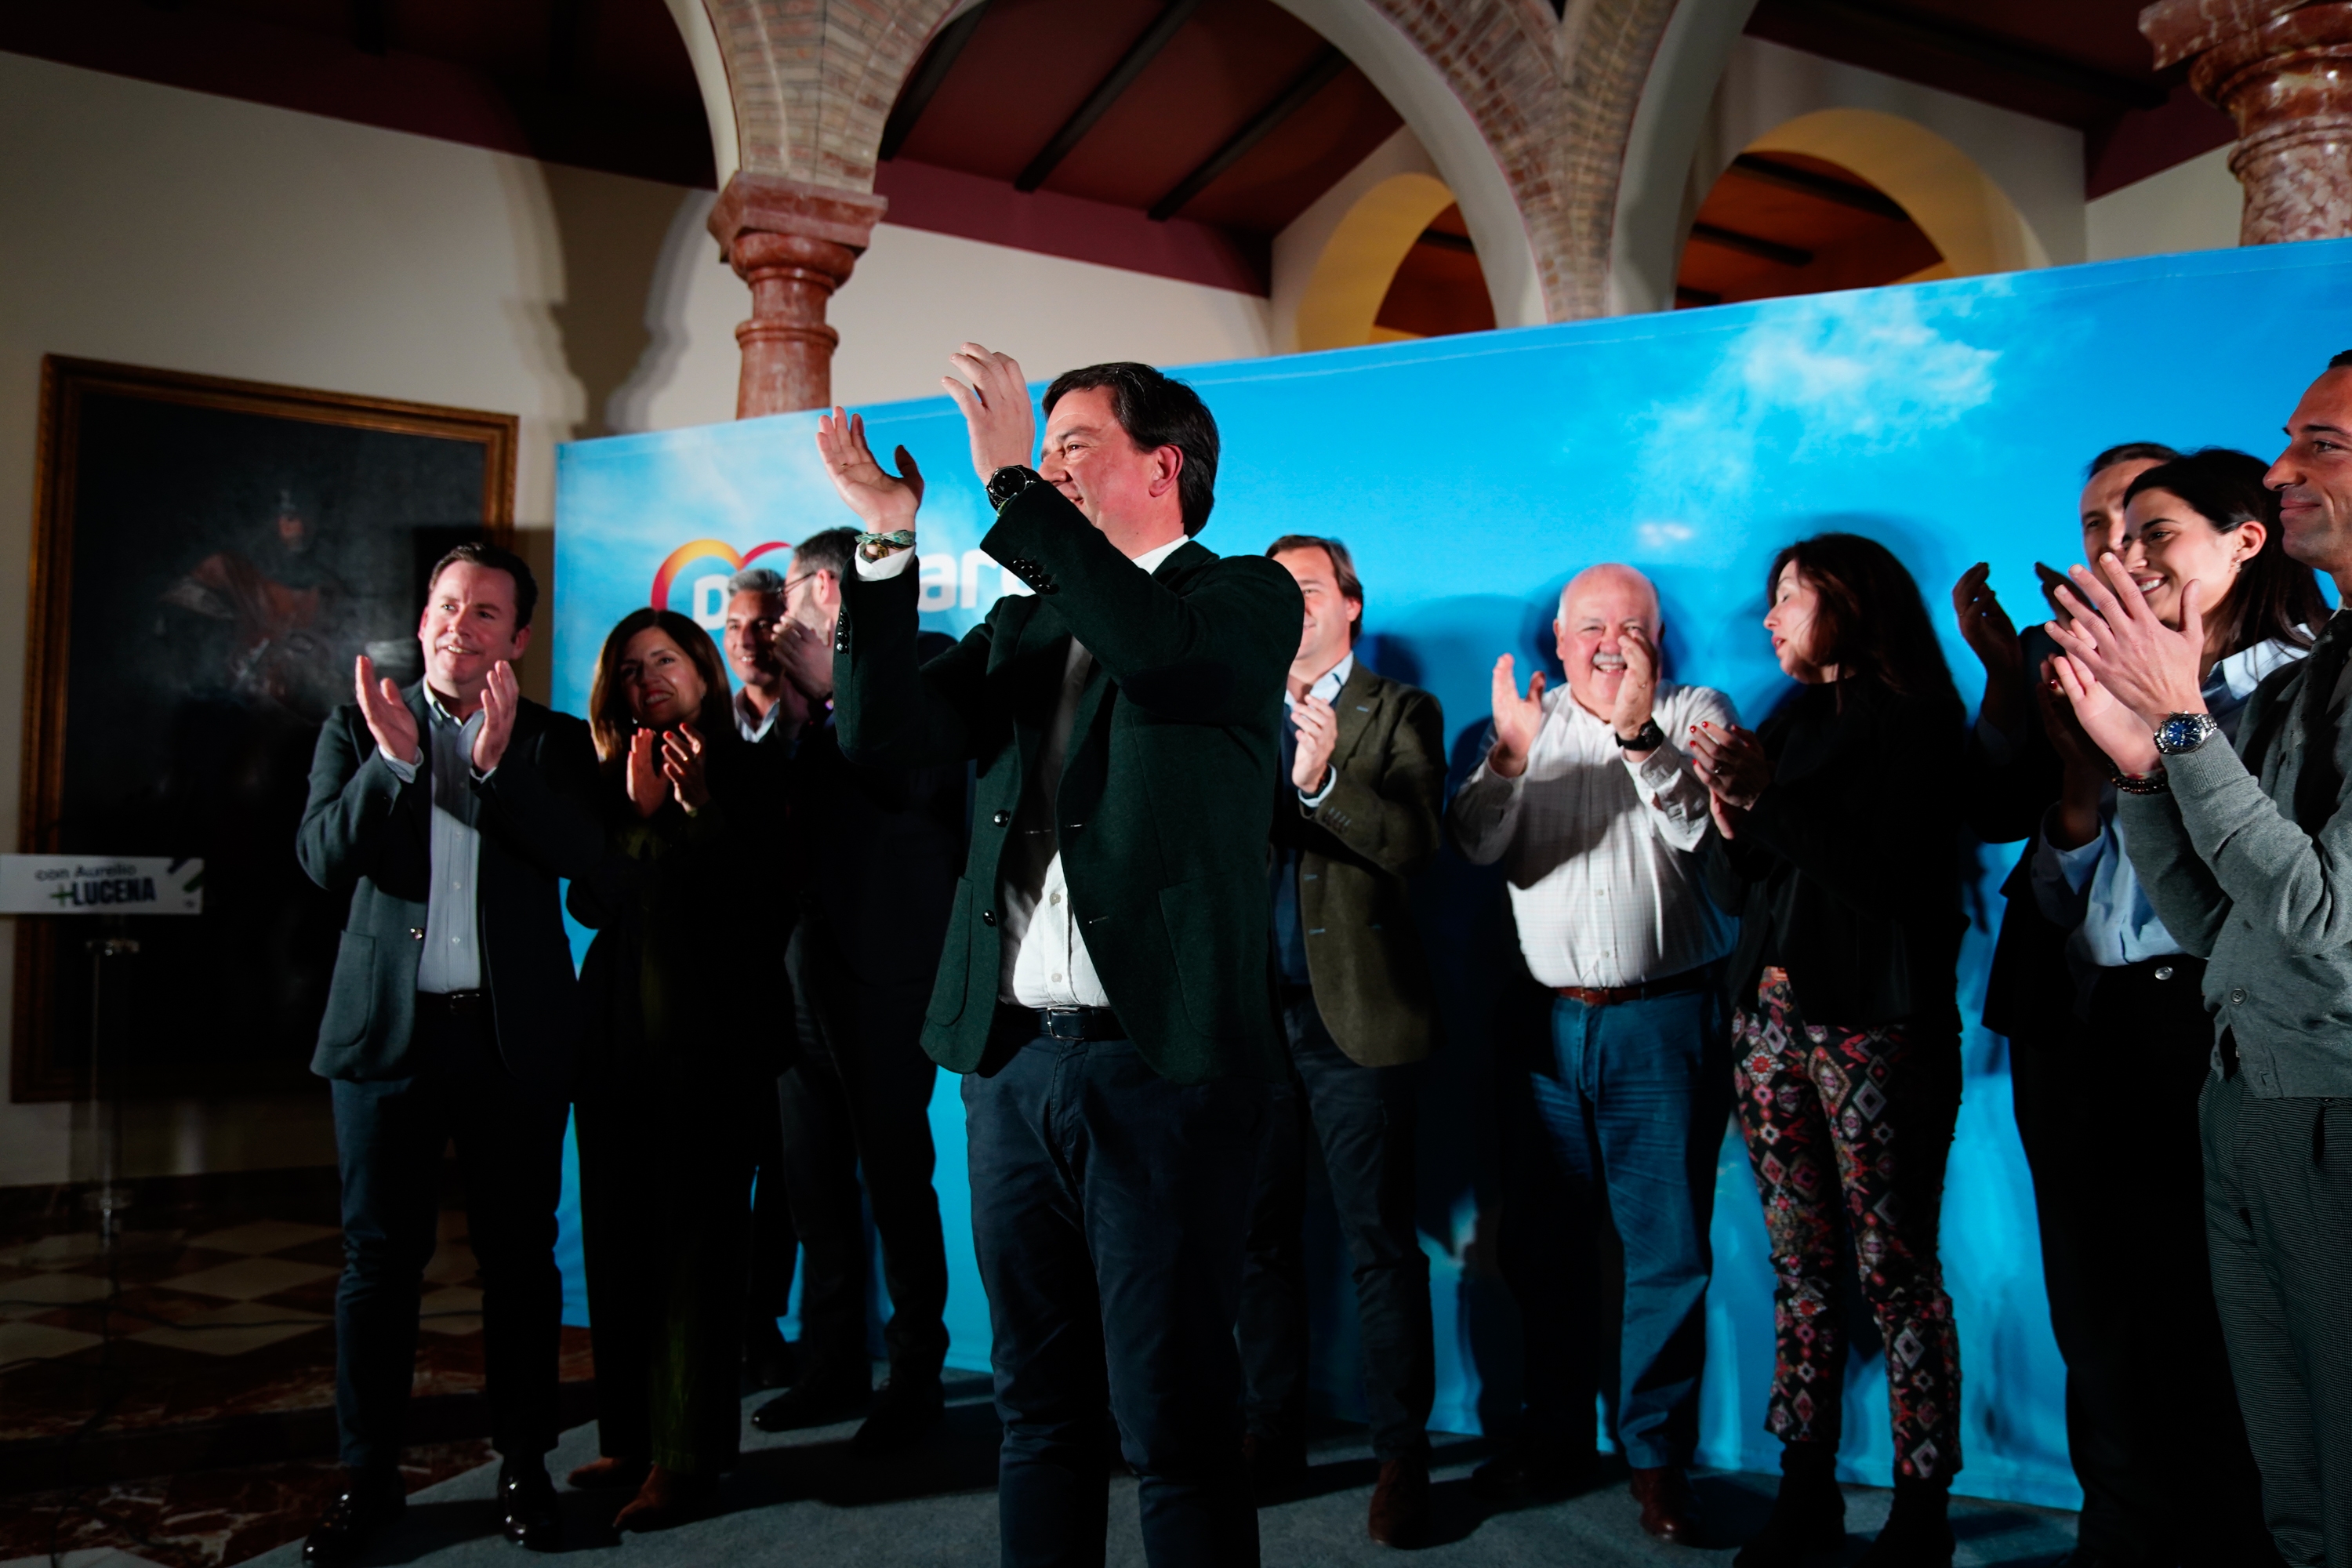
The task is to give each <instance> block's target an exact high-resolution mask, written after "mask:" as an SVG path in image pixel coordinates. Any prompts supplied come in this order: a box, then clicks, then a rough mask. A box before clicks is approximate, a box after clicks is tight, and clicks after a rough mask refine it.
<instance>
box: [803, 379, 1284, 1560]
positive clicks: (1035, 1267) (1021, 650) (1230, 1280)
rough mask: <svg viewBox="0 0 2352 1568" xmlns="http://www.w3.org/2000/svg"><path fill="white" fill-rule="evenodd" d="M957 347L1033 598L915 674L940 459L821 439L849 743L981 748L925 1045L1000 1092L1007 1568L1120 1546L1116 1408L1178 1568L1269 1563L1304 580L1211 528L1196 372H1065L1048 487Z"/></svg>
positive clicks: (885, 749) (995, 1107)
mask: <svg viewBox="0 0 2352 1568" xmlns="http://www.w3.org/2000/svg"><path fill="white" fill-rule="evenodd" d="M951 363H952V364H953V366H954V368H955V369H956V371H957V373H958V374H959V375H960V376H961V378H962V379H961V380H957V379H954V378H950V380H949V381H948V388H949V391H950V393H951V394H952V395H954V396H955V398H956V401H957V402H958V404H959V405H961V407H962V409H963V411H964V416H965V419H966V422H967V424H968V425H969V426H970V430H971V452H972V463H973V467H974V468H975V469H976V470H977V471H978V472H979V474H980V475H981V477H982V479H985V480H986V481H987V484H988V490H989V497H990V500H991V501H992V503H993V505H994V506H995V509H996V522H995V526H994V527H992V529H990V531H989V532H988V534H987V536H986V537H985V538H984V539H982V542H981V547H982V549H983V550H985V551H986V552H988V553H989V555H991V556H992V557H993V558H994V559H995V560H996V561H998V562H999V563H1002V564H1003V566H1004V568H1005V570H1006V571H1008V572H1010V573H1012V574H1014V575H1015V576H1017V577H1018V578H1019V579H1020V580H1021V581H1023V582H1024V583H1025V584H1027V585H1028V586H1029V588H1030V589H1031V590H1032V592H1031V593H1030V594H1029V595H1020V596H1014V597H1009V598H1006V599H1004V600H1002V601H1000V602H999V603H998V605H996V607H995V608H994V609H993V610H992V611H991V612H990V613H989V616H988V618H987V620H986V622H985V623H984V624H983V625H982V626H979V627H977V628H975V629H974V630H973V631H972V632H971V634H970V635H968V636H967V637H965V638H964V639H963V641H962V642H961V644H959V645H958V646H957V647H955V648H954V649H953V650H952V651H950V652H948V653H944V654H941V655H940V657H938V658H934V659H932V660H930V661H929V663H928V664H919V663H918V660H917V657H916V652H915V638H916V634H917V630H918V615H917V587H918V584H917V582H916V574H914V573H913V572H911V571H909V570H908V565H909V563H910V562H911V559H912V557H913V553H914V552H913V549H912V545H913V540H914V535H913V525H914V521H915V511H916V508H917V506H918V504H919V500H920V499H921V494H922V488H921V485H922V481H921V478H920V476H919V474H918V473H917V472H916V470H915V468H914V464H913V462H912V459H911V458H909V457H908V454H907V452H906V450H905V448H903V447H901V448H900V449H899V451H898V464H899V467H900V469H901V472H902V473H903V475H904V478H902V479H898V478H893V477H891V476H890V475H888V474H887V473H885V472H884V471H883V470H882V468H880V466H879V465H877V463H876V462H875V461H874V458H873V457H872V455H871V454H870V453H869V452H868V451H867V450H866V441H865V435H864V430H863V426H862V422H860V421H858V420H856V419H851V418H848V417H846V416H844V415H843V414H842V413H841V412H840V411H839V410H835V413H834V414H833V415H832V416H830V417H828V418H826V419H824V420H822V421H820V423H819V435H818V437H817V439H818V446H819V447H820V449H821V451H822V452H823V453H824V458H825V462H826V464H827V467H828V468H829V469H830V470H831V472H832V474H833V478H834V481H835V485H836V487H837V488H838V489H840V491H841V493H842V496H843V499H844V500H846V501H847V502H848V503H849V505H850V508H851V510H854V511H856V513H857V514H858V516H859V517H860V518H862V519H863V520H864V521H865V522H866V528H867V529H868V530H870V531H871V532H870V533H869V534H867V535H866V537H865V539H864V541H863V542H862V543H861V547H860V557H861V559H860V561H859V564H858V568H857V574H856V578H855V579H854V580H852V581H850V582H847V583H845V584H843V587H844V589H845V593H844V596H843V605H842V613H841V618H840V621H839V623H838V626H837V628H836V631H835V644H834V647H835V656H834V657H835V666H836V668H837V670H838V677H837V679H836V682H835V689H836V691H837V693H838V698H837V710H836V718H837V722H838V726H839V731H840V735H841V743H842V748H843V750H844V752H845V753H847V754H848V755H849V756H851V757H852V758H853V759H855V760H857V761H860V762H872V763H895V764H898V765H905V766H926V765H936V764H939V763H950V762H955V761H960V760H961V759H963V758H967V757H969V758H973V759H976V760H977V762H978V764H979V783H978V789H977V795H976V797H975V804H974V811H973V824H972V845H971V855H970V858H969V859H968V861H967V863H966V868H965V874H964V877H963V879H962V880H961V881H960V882H959V883H958V884H957V888H956V895H955V901H954V905H953V907H952V910H951V913H950V922H949V927H948V934H947V941H946V946H945V951H944V952H943V954H942V956H941V959H940V972H939V981H938V984H937V985H936V987H935V988H934V990H933V991H932V994H931V1005H930V1008H929V1016H928V1017H927V1019H926V1021H925V1025H924V1030H923V1045H924V1047H925V1049H927V1050H929V1052H930V1054H931V1055H932V1056H933V1057H934V1058H937V1059H938V1060H939V1061H940V1063H941V1065H943V1066H945V1067H948V1068H952V1069H954V1070H955V1071H957V1072H960V1073H964V1074H967V1075H969V1076H967V1077H966V1078H965V1079H964V1085H963V1099H964V1107H965V1115H966V1122H967V1135H968V1136H967V1141H968V1145H969V1149H970V1158H971V1213H972V1239H973V1242H974V1244H975V1246H976V1247H977V1249H978V1252H979V1257H980V1267H981V1278H982V1282H983V1284H984V1285H985V1286H986V1287H987V1290H988V1300H989V1316H990V1323H991V1327H992V1332H993V1339H994V1345H993V1350H992V1360H993V1362H994V1364H995V1370H996V1391H997V1393H996V1402H997V1411H998V1414H999V1415H1000V1416H1001V1417H1002V1418H1003V1422H1004V1427H1005V1434H1004V1444H1003V1450H1002V1453H1001V1458H1000V1460H999V1472H998V1500H999V1515H1000V1521H1001V1526H1000V1528H1001V1534H1002V1541H1003V1560H1004V1562H1005V1563H1007V1564H1008V1565H1021V1568H1025V1565H1027V1564H1033V1563H1034V1564H1049V1563H1050V1564H1061V1563H1085V1562H1087V1561H1092V1562H1097V1563H1099V1562H1100V1561H1101V1560H1102V1552H1103V1541H1104V1531H1105V1530H1106V1527H1107V1516H1108V1478H1107V1476H1106V1474H1105V1468H1104V1456H1103V1452H1102V1441H1101V1434H1102V1412H1103V1407H1104V1404H1105V1401H1106V1398H1107V1399H1108V1404H1109V1406H1110V1408H1111V1411H1112V1413H1113V1414H1114V1415H1116V1416H1117V1418H1118V1427H1119V1431H1120V1435H1121V1438H1122V1441H1123V1447H1124V1449H1125V1452H1126V1456H1127V1458H1128V1461H1129V1463H1130V1464H1131V1465H1132V1466H1133V1467H1134V1468H1135V1471H1136V1474H1137V1476H1138V1477H1139V1481H1140V1486H1139V1509H1140V1512H1141V1516H1142V1525H1143V1535H1144V1542H1145V1548H1146V1551H1147V1553H1148V1554H1149V1555H1150V1560H1151V1562H1152V1563H1154V1564H1155V1568H1167V1565H1169V1564H1174V1563H1201V1564H1215V1565H1217V1568H1226V1565H1230V1564H1247V1563H1255V1562H1256V1561H1257V1521H1256V1515H1255V1511H1254V1510H1253V1509H1252V1507H1251V1503H1250V1499H1249V1494H1248V1488H1247V1486H1246V1484H1245V1481H1244V1477H1243V1473H1242V1468H1241V1447H1242V1443H1241V1439H1242V1417H1241V1369H1240V1363H1239V1359H1238V1357H1237V1355H1236V1353H1235V1351H1234V1339H1233V1334H1234V1319H1235V1313H1236V1310H1237V1307H1238V1301H1239V1298H1240V1293H1241V1275H1242V1250H1243V1235H1244V1228H1245V1225H1246V1215H1247V1210H1248V1204H1249V1195H1250V1189H1251V1183H1252V1174H1253V1170H1254V1166H1255V1153H1256V1150H1257V1147H1258V1143H1259V1141H1260V1139H1261V1137H1262V1134H1263V1131H1264V1127H1265V1121H1266V1119H1267V1115H1268V1109H1269V1106H1270V1105H1271V1104H1272V1102H1273V1100H1275V1098H1276V1096H1277V1095H1278V1094H1279V1093H1280V1085H1281V1083H1282V1080H1283V1079H1284V1077H1285V1075H1286V1067H1285V1064H1284V1061H1283V1050H1282V1046H1281V1042H1280V1037H1279V1035H1278V1033H1277V1027H1278V1026H1277V1024H1276V1017H1275V1008H1274V997H1273V994H1272V989H1271V976H1270V973H1269V967H1270V966H1269V963H1268V958H1269V954H1270V952H1271V948H1270V944H1269V935H1268V926H1267V910H1266V899H1265V844H1266V835H1267V831H1268V826H1269V822H1270V818H1271V815H1272V807H1273V804H1274V797H1275V786H1276V773H1277V770H1278V766H1279V753H1280V749H1281V739H1280V725H1281V718H1282V680H1283V670H1284V668H1286V666H1287V665H1288V664H1289V662H1290V658H1291V655H1292V653H1293V651H1294V650H1295V649H1296V647H1297V640H1298V626H1299V616H1300V600H1299V595H1298V589H1297V584H1295V583H1294V582H1293V581H1292V579H1291V577H1290V574H1288V573H1286V572H1285V571H1284V570H1283V569H1282V568H1281V567H1280V566H1278V565H1276V563H1273V562H1271V561H1267V560H1265V559H1264V558H1263V557H1252V556H1239V557H1228V558H1223V559H1220V558H1219V557H1217V556H1215V555H1213V554H1212V553H1210V552H1208V551H1207V550H1205V549H1203V548H1202V547H1201V546H1200V545H1199V544H1196V543H1194V542H1192V535H1193V534H1195V533H1197V532H1199V531H1200V530H1201V527H1202V524H1203V523H1205V522H1206V521H1208V515H1209V509H1210V505H1211V503H1212V500H1213V481H1214V479H1215V472H1216V461H1217V433H1216V424H1215V421H1214V420H1213V419H1212V418H1211V417H1210V416H1209V412H1208V410H1207V409H1206V408H1205V407H1204V406H1202V403H1201V401H1200V399H1199V398H1198V397H1197V396H1196V395H1193V393H1192V389H1191V388H1189V387H1186V386H1184V385H1183V384H1181V383H1178V382H1173V381H1171V380H1169V379H1168V378H1167V377H1166V376H1163V375H1161V374H1160V373H1159V372H1157V371H1154V370H1152V369H1150V367H1149V366H1145V365H1139V364H1109V365H1097V366H1093V367H1091V368H1088V369H1086V370H1078V371H1072V372H1070V373H1068V374H1065V375H1063V376H1062V377H1060V378H1059V379H1058V380H1056V381H1055V383H1054V384H1053V385H1052V386H1051V387H1050V388H1049V389H1048V390H1047V391H1046V394H1045V412H1046V415H1047V426H1046V431H1045V450H1044V456H1043V457H1042V458H1040V460H1039V463H1038V467H1037V468H1036V469H1034V470H1033V469H1031V468H1028V467H1027V466H1026V465H1027V464H1028V462H1029V458H1030V453H1031V450H1032V447H1033V443H1034V439H1035V429H1036V426H1035V417H1034V415H1033V414H1032V412H1031V409H1030V404H1029V395H1028V389H1027V386H1026V384H1025V383H1024V381H1023V379H1022V375H1021V368H1020V366H1019V365H1017V364H1015V363H1013V361H1012V359H1011V358H1010V357H1008V356H1006V355H1003V354H997V353H990V352H989V351H988V350H986V349H983V348H982V347H980V346H979V345H978V344H974V343H967V344H965V345H964V347H963V350H962V352H961V353H958V354H956V355H955V356H954V358H953V360H952V362H951ZM864 934H865V938H866V940H867V941H869V942H883V943H887V942H889V941H890V940H891V939H892V934H893V933H891V932H890V931H871V932H867V933H864ZM914 962H916V957H915V955H909V963H914Z"/></svg>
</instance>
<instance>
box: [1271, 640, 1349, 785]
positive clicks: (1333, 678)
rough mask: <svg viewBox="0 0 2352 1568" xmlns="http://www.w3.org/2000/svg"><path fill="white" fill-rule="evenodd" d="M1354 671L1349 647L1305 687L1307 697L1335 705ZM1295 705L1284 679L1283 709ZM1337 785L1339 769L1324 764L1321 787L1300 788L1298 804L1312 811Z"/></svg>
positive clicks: (1288, 685)
mask: <svg viewBox="0 0 2352 1568" xmlns="http://www.w3.org/2000/svg"><path fill="white" fill-rule="evenodd" d="M1355 672H1356V655H1355V651H1354V650H1353V649H1349V651H1348V652H1346V653H1343V654H1341V655H1340V656H1339V663H1337V664H1335V665H1333V666H1332V667H1331V668H1329V669H1327V670H1325V671H1324V672H1323V679H1320V680H1318V681H1317V682H1316V683H1315V684H1314V685H1312V686H1310V687H1308V688H1307V696H1309V697H1320V698H1321V699H1322V700H1324V701H1326V702H1329V703H1332V704H1335V705H1336V704H1337V703H1338V702H1339V688H1341V687H1343V686H1345V685H1347V684H1348V677H1349V676H1350V675H1353V674H1354V673H1355ZM1297 706H1298V702H1297V699H1295V698H1293V697H1292V696H1291V695H1290V682H1288V681H1284V682H1283V683H1282V707H1283V710H1284V711H1285V712H1288V711H1289V710H1291V709H1293V708H1296V707H1297ZM1337 788H1339V769H1338V768H1335V767H1330V766H1326V767H1325V768H1324V770H1323V785H1322V787H1321V788H1320V789H1318V790H1317V791H1316V792H1315V793H1314V794H1313V795H1308V794H1307V792H1306V791H1305V790H1300V791H1299V792H1298V804H1299V805H1303V806H1305V807H1306V808H1307V810H1309V811H1313V810H1314V809H1315V808H1316V807H1317V806H1318V805H1322V804H1323V803H1324V802H1325V801H1327V800H1329V799H1330V798H1331V792H1332V791H1333V790H1335V789H1337Z"/></svg>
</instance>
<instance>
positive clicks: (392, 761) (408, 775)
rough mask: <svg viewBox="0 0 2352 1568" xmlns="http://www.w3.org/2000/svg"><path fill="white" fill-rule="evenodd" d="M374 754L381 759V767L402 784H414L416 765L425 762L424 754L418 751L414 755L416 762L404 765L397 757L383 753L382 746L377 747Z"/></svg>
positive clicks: (389, 753)
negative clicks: (386, 769)
mask: <svg viewBox="0 0 2352 1568" xmlns="http://www.w3.org/2000/svg"><path fill="white" fill-rule="evenodd" d="M375 754H376V755H377V756H379V757H382V758H383V765H384V766H385V767H388V768H390V769H391V770H392V776H393V777H394V778H396V779H398V780H399V781H400V782H401V783H403V784H415V782H416V763H421V762H423V761H424V760H425V753H424V752H422V751H419V752H417V753H416V762H415V763H404V762H402V761H401V760H400V759H399V758H398V757H395V756H394V755H393V754H392V753H391V752H387V751H385V750H384V749H383V747H382V746H378V747H377V748H376V749H375Z"/></svg>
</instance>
